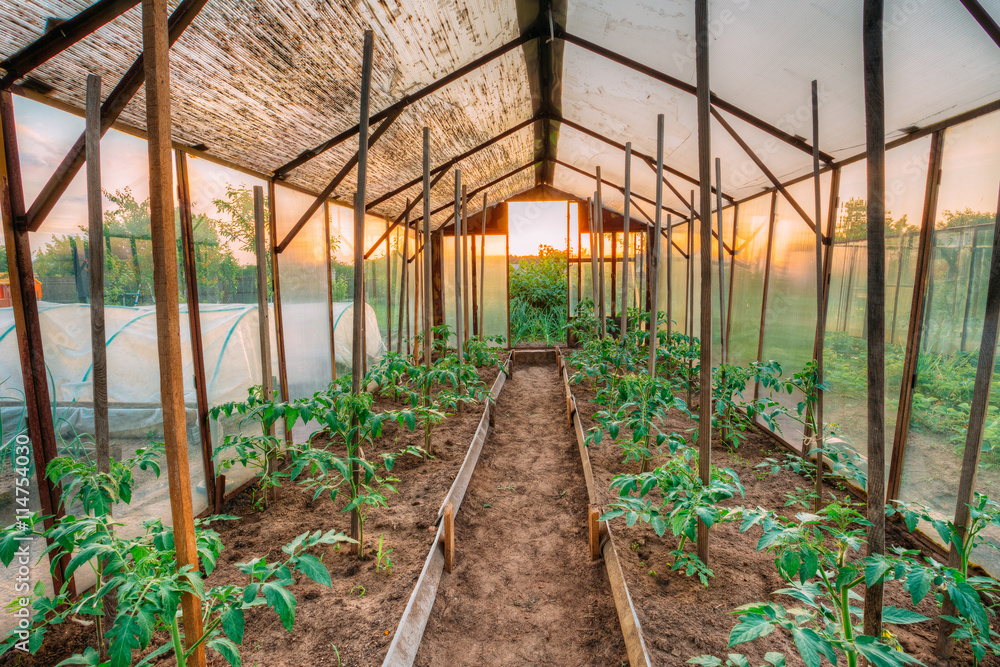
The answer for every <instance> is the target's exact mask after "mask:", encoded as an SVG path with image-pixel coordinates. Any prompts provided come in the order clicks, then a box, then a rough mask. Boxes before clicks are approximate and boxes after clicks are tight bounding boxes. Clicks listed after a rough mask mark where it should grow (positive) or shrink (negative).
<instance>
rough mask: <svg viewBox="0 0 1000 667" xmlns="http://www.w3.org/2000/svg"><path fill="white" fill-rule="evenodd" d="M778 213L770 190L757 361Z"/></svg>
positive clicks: (756, 390)
mask: <svg viewBox="0 0 1000 667" xmlns="http://www.w3.org/2000/svg"><path fill="white" fill-rule="evenodd" d="M777 213H778V193H777V191H773V192H771V210H770V213H769V215H768V221H767V246H766V248H767V250H766V251H765V256H764V287H763V289H762V295H761V301H760V330H759V332H758V334H757V362H758V363H760V362H761V361H763V358H764V326H765V324H766V323H767V296H768V291H769V289H768V288H769V287H770V284H771V254H772V252H771V251H772V250H773V249H774V220H775V218H776V217H777ZM753 397H754V399H755V400H756V399H758V398H760V383H755V384H754V389H753Z"/></svg>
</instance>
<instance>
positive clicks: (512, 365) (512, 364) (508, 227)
mask: <svg viewBox="0 0 1000 667" xmlns="http://www.w3.org/2000/svg"><path fill="white" fill-rule="evenodd" d="M506 242H507V250H506V255H505V257H506V258H507V264H506V265H505V268H506V271H507V348H508V349H511V348H513V347H514V343H513V341H511V339H510V222H509V220H508V224H507V237H506ZM510 372H511V373H513V372H514V355H513V354H511V355H510Z"/></svg>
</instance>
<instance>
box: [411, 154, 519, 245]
mask: <svg viewBox="0 0 1000 667" xmlns="http://www.w3.org/2000/svg"><path fill="white" fill-rule="evenodd" d="M536 164H538V160H532V161H531V162H525V163H524V164H522V165H521V166H520V167H517V168H515V169H512V170H510V171H508V172H507V173H506V174H504V175H503V176H498V177H497V178H494V179H493V180H492V181H490V182H488V183H484V184H483V185H480V186H479V187H477V188H476V189H474V190H470V191H469V194H468V196H469V197H474V196H476V195H477V194H479V193H480V192H482V191H483V190H485V189H487V188H492V187H493V186H494V185H497V184H498V183H501V182H503V181H506V180H507V179H508V178H511V177H513V176H517V175H518V174H520V173H521V172H522V171H524V170H525V169H530V168H532V167H534V166H535V165H536ZM454 205H455V202H454V201H450V202H448V203H447V204H443V205H441V206H439V207H437V208H436V209H434V210H433V211H431V215H432V216H433V215H437V214H438V213H440V212H441V211H444V210H445V209H447V208H449V207H452V206H454ZM454 216H455V213H454V212H452V213H450V214H448V217H447V218H445V219H444V222H442V223H441V224H440V225H438V227H437V229H441V228H442V227H445V226H446V225H447V224H448V223H449V222H451V220H452V218H453V217H454ZM423 217H424V216H420V217H419V218H415V219H413V220H410V224H411V225H414V224H416V223H418V222H420V221H421V220H423ZM435 231H437V230H435Z"/></svg>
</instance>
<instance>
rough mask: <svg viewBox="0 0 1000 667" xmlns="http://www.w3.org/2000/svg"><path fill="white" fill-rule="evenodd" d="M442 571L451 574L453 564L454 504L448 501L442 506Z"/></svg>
mask: <svg viewBox="0 0 1000 667" xmlns="http://www.w3.org/2000/svg"><path fill="white" fill-rule="evenodd" d="M441 520H442V521H443V522H444V571H445V572H447V573H448V574H451V570H452V567H453V566H454V564H455V506H454V505H452V504H451V503H448V504H447V505H445V506H444V515H443V516H442V518H441Z"/></svg>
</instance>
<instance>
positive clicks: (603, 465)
mask: <svg viewBox="0 0 1000 667" xmlns="http://www.w3.org/2000/svg"><path fill="white" fill-rule="evenodd" d="M572 389H573V393H574V395H575V396H576V400H577V407H578V410H579V411H580V416H581V419H582V420H583V427H584V430H585V431H586V430H587V429H589V428H590V427H591V426H594V425H595V422H594V421H593V415H594V413H595V412H597V411H598V410H600V407H599V406H597V405H596V404H594V403H592V402H591V401H592V399H593V397H594V391H593V388H592V386H591V385H590V384H589V382H585V383H583V384H580V385H575V386H573V387H572ZM695 427H696V423H695V422H694V421H692V420H691V419H689V418H687V417H685V416H683V415H680V414H676V413H675V414H674V415H672V416H671V417H670V419H669V422H668V424H667V428H669V429H672V430H674V431H676V432H678V433H683V432H684V431H686V430H688V429H692V428H695ZM748 436H749V437H748V438H747V440H746V441H745V442H744V443H742V444H741V445H740V447H739V450H738V451H737V452H731V451H730V450H729V449H728V448H727V447H725V446H724V445H722V444H721V443H720V442H719V441H718V440H716V441H715V442H714V443H713V448H712V450H713V451H712V457H713V463H714V464H715V465H716V466H719V467H728V468H732V469H734V470H735V471H736V472H737V474H739V476H740V480H741V481H742V482H743V484H744V486H745V487H746V498H745V499H743V498H736V499H734V500H732V501H730V502H728V503H726V504H728V505H734V506H736V505H743V506H747V507H757V506H760V507H765V508H770V509H775V510H778V511H781V512H782V513H783V514H785V515H786V516H789V517H791V516H793V515H794V514H795V512H796V511H797V510H796V509H795V508H785V507H784V505H785V501H786V495H785V494H786V493H789V492H793V491H795V489H796V488H797V487H808V486H809V485H810V484H811V482H807V481H806V480H804V479H803V478H802V477H799V476H798V475H796V474H794V473H792V472H786V471H780V472H779V473H778V474H776V475H772V474H770V468H768V469H767V471H766V473H762V471H761V470H758V469H756V468H755V466H756V465H757V464H758V463H760V462H761V461H763V459H764V458H767V457H775V456H777V455H780V454H782V453H784V452H785V451H786V450H784V449H783V448H781V447H780V445H778V443H776V442H775V440H774V439H773V438H772V437H771V436H770V435H767V434H765V433H763V432H761V431H758V430H753V431H752V432H750V433H749V434H748ZM589 452H590V458H591V464H592V466H593V469H594V477H595V485H596V486H597V493H598V498H599V499H600V500H601V502H602V503H607V502H609V501H611V500H612V499H613V498H614V496H615V494H614V493H613V492H612V491H611V490H610V489H609V485H610V482H611V479H612V477H614V475H616V474H620V473H623V472H629V473H634V472H637V471H638V467H637V465H636V464H635V463H631V464H629V466H624V465H622V463H621V460H622V457H621V450H620V448H619V447H618V446H617V445H615V444H613V443H610V442H608V440H607V439H605V441H604V442H603V443H602V444H600V445H597V446H593V447H590V449H589ZM830 493H835V494H836V495H837V496H838V497H843V496H844V495H845V492H844V491H842V490H840V489H838V488H836V487H835V486H833V485H830V484H827V485H826V494H825V495H826V497H829V494H830ZM613 521H614V530H615V542H616V546H617V548H618V555H619V559H620V560H621V563H622V568H623V570H624V572H625V579H626V582H627V584H628V587H629V592H630V593H631V596H632V600H633V603H634V604H635V607H636V611H637V614H638V616H639V621H640V624H641V626H642V631H643V636H644V638H645V641H646V646H647V648H648V650H649V651H650V654H651V657H652V658H653V660H654V662H655V663H656V664H662V665H682V664H683V663H684V662H685V661H686V660H688V659H689V658H691V657H694V656H698V655H703V654H711V655H715V656H717V657H722V658H724V657H725V655H726V654H727V653H729V652H730V650H728V649H727V648H726V647H727V644H728V641H729V632H730V630H731V629H732V628H733V626H734V625H735V624H736V620H735V617H734V616H733V615H732V614H731V612H732V611H733V610H734V609H736V608H737V607H739V606H741V605H744V604H748V603H751V602H759V601H769V600H779V601H782V602H783V603H785V604H786V605H789V606H794V605H793V604H790V603H792V602H793V601H792V600H791V599H790V598H787V597H786V598H779V597H778V596H774V595H773V591H775V590H777V589H780V588H784V587H785V586H786V584H785V582H784V581H783V580H782V579H781V578H780V577H779V576H778V573H777V569H776V568H775V566H774V562H773V558H772V557H771V556H770V555H768V554H767V553H765V552H758V551H757V550H756V544H757V539H758V537H759V536H760V531H759V530H757V529H751V530H749V531H748V532H746V533H743V534H740V532H739V526H738V525H737V524H733V523H729V524H723V525H721V526H718V527H715V528H713V529H712V533H711V534H712V537H711V551H710V556H711V561H710V566H711V568H712V570H713V572H714V573H715V577H714V578H713V579H711V580H710V581H709V587H708V588H705V587H704V586H702V585H701V583H700V582H699V581H698V580H697V579H694V578H688V577H686V576H684V575H683V574H682V573H680V572H672V571H670V562H671V557H670V556H669V552H670V551H672V550H674V549H676V548H677V540H676V539H675V538H673V537H671V536H670V534H669V532H668V534H667V535H666V536H664V537H663V538H659V537H657V536H656V533H654V532H653V530H652V528H650V527H649V526H648V525H642V524H636V525H635V526H633V527H631V528H629V527H628V526H626V525H625V522H624V520H623V519H614V520H613ZM886 544H887V547H889V546H892V545H901V546H904V547H906V548H909V549H920V548H921V546H920V544H919V543H918V542H917V541H916V540H915V538H914V537H913V536H911V535H909V534H908V533H906V532H905V530H900V529H899V527H898V526H896V525H894V524H892V523H890V524H889V525H888V527H887V534H886ZM857 592H858V593H859V594H861V595H864V591H863V586H862V587H859V590H858V591H857ZM885 604H886V605H893V606H897V607H903V608H912V605H911V603H910V599H909V595H908V594H907V593H906V592H905V591H904V590H903V589H902V587H901V586H900V585H899V584H897V583H890V584H888V585H887V587H886V594H885ZM916 611H918V612H920V613H922V614H924V615H925V616H929V617H931V618H936V617H937V609H936V607H935V606H934V605H933V604H931V603H930V602H929V601H928V600H925V601H924V602H923V603H922V604H921V605H920V606H919V607H917V608H916ZM937 628H938V625H937V623H936V622H929V623H921V624H917V625H903V626H892V627H891V628H890V630H891V632H893V633H894V634H895V635H896V637H897V638H898V640H899V642H900V644H901V645H902V646H903V648H904V649H905V650H906V651H907V652H908V653H910V654H911V655H913V656H914V657H916V658H918V659H920V660H921V661H923V662H924V663H926V664H928V665H933V664H935V659H934V657H933V650H934V644H935V642H936V638H937ZM732 650H733V651H737V652H742V653H744V654H746V655H747V657H748V658H749V659H750V662H751V664H754V665H758V664H762V663H763V662H764V654H765V653H766V652H768V651H778V652H780V653H784V654H785V656H786V657H787V658H788V664H789V665H800V664H802V663H801V661H800V659H799V657H798V654H797V653H796V651H795V648H794V644H793V642H792V640H791V637H790V635H789V634H788V633H785V632H783V631H781V630H777V631H775V632H773V633H772V634H771V635H769V636H768V637H766V638H764V639H760V640H757V641H755V642H752V643H750V644H743V645H741V646H739V647H735V648H734V649H732ZM951 664H952V665H966V664H968V665H971V664H972V656H971V652H970V651H969V650H968V649H967V648H966V647H964V646H962V647H960V648H959V649H958V650H957V651H956V655H955V658H954V659H953V660H952V663H951ZM982 664H983V665H997V664H1000V661H997V660H996V659H995V658H992V657H987V659H986V660H985V661H984V662H983V663H982Z"/></svg>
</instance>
